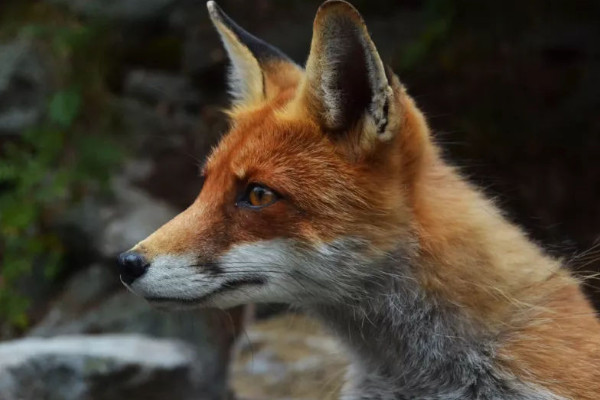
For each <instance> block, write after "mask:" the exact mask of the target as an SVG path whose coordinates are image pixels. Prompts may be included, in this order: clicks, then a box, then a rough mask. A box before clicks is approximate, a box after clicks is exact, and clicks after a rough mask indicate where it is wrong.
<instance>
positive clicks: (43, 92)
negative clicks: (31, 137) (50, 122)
mask: <svg viewBox="0 0 600 400" xmlns="http://www.w3.org/2000/svg"><path fill="white" fill-rule="evenodd" d="M48 88H49V83H48V72H47V70H46V65H45V63H44V61H43V59H42V57H41V55H40V54H39V52H38V51H37V50H36V49H35V47H34V45H33V44H31V43H29V42H27V41H22V40H18V41H15V42H11V43H8V44H5V45H0V135H3V134H4V135H7V134H8V135H14V134H19V133H21V132H23V130H25V129H27V128H29V127H31V126H32V125H34V124H35V123H36V122H37V121H38V120H39V119H40V117H41V116H42V115H43V113H44V110H45V106H46V97H47V94H48Z"/></svg>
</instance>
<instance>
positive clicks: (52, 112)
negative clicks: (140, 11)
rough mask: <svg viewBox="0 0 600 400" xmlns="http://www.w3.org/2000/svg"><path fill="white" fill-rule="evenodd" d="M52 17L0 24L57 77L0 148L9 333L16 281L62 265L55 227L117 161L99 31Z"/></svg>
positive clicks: (21, 318)
mask: <svg viewBox="0 0 600 400" xmlns="http://www.w3.org/2000/svg"><path fill="white" fill-rule="evenodd" d="M25 7H29V8H32V7H38V9H33V10H31V9H27V10H25V11H23V10H21V12H23V14H22V15H24V16H25V18H26V19H27V18H28V16H31V14H32V13H33V15H34V16H35V15H38V14H40V10H39V7H40V6H39V5H38V4H36V3H34V4H33V5H28V6H25ZM44 13H45V14H48V10H43V12H42V14H44ZM52 13H53V14H52V16H51V18H50V19H49V21H48V22H44V21H42V22H39V21H37V19H39V18H28V19H27V20H31V19H33V20H36V22H35V23H34V24H27V23H25V22H23V23H22V25H21V26H20V28H19V29H15V24H16V25H18V23H15V21H14V19H12V20H11V23H10V25H6V26H10V29H12V33H13V34H16V36H17V37H19V39H26V40H31V41H32V42H33V43H35V45H36V46H38V47H40V49H43V51H44V52H45V53H47V55H49V57H48V58H49V59H50V60H52V61H51V62H52V63H54V68H52V69H53V70H54V72H55V75H56V76H55V77H54V79H55V81H56V82H55V84H54V86H55V90H54V92H53V93H51V94H50V96H49V97H48V104H47V110H46V113H45V117H44V118H43V120H42V121H41V122H40V123H39V124H38V125H37V126H35V127H34V128H31V129H29V130H28V131H27V132H24V133H23V135H22V136H21V137H19V138H18V139H17V140H12V141H10V142H6V143H2V147H0V266H1V268H0V327H1V326H2V321H4V324H5V327H6V326H8V328H11V329H13V330H14V329H17V330H22V329H24V328H25V327H26V326H27V325H28V323H29V322H28V317H27V315H28V309H29V307H30V299H29V298H28V297H27V294H26V293H23V292H22V289H21V287H22V282H23V279H24V278H26V277H28V276H31V274H32V273H33V271H34V268H35V269H38V270H39V269H40V268H41V270H42V271H43V272H44V276H45V277H46V278H47V279H52V278H53V277H54V276H56V274H57V272H58V271H59V270H60V268H61V266H62V261H63V256H64V252H65V247H64V244H63V243H62V242H61V239H60V237H59V235H58V234H57V233H56V225H57V222H59V220H60V218H61V216H62V215H64V213H65V211H67V210H68V209H69V208H71V207H73V206H74V205H75V204H76V203H77V201H78V200H80V199H81V198H82V196H83V195H85V194H89V193H90V192H93V191H98V190H106V189H107V188H108V185H107V183H108V178H109V177H110V173H111V172H112V171H114V169H115V168H116V167H117V166H118V165H119V163H120V160H121V159H122V158H123V154H122V151H121V147H120V146H119V144H118V141H117V140H116V138H115V136H114V133H115V132H117V131H118V119H117V118H116V114H115V113H114V112H112V110H111V107H110V102H109V96H108V91H107V89H106V76H107V71H108V70H109V68H108V65H107V62H106V61H105V60H106V59H107V58H108V57H106V48H107V46H106V44H107V43H106V40H104V38H103V32H106V31H105V30H103V29H99V28H93V27H89V26H85V25H81V24H79V23H78V22H77V21H76V20H73V19H69V18H62V17H61V18H56V14H54V10H52ZM11 15H13V16H14V13H13V14H11ZM0 26H2V21H0ZM0 37H6V35H2V34H1V32H0Z"/></svg>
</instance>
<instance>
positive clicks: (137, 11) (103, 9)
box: [48, 0, 177, 24]
mask: <svg viewBox="0 0 600 400" xmlns="http://www.w3.org/2000/svg"><path fill="white" fill-rule="evenodd" d="M48 1H49V2H50V3H53V4H58V5H62V6H66V7H68V8H69V9H70V10H72V11H74V12H75V13H77V14H79V15H82V16H84V17H88V18H95V19H104V20H108V21H111V22H119V23H136V24H140V23H151V22H153V21H156V20H159V19H161V18H163V17H164V16H165V14H166V13H167V12H168V10H169V8H170V7H171V6H173V5H174V4H175V3H177V0H48Z"/></svg>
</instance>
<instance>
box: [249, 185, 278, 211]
mask: <svg viewBox="0 0 600 400" xmlns="http://www.w3.org/2000/svg"><path fill="white" fill-rule="evenodd" d="M278 198H279V197H278V196H277V194H276V193H275V192H274V191H272V190H271V189H269V188H268V187H266V186H263V185H251V186H250V187H249V188H248V190H247V191H246V195H245V196H244V198H243V199H242V201H241V204H242V205H247V206H250V207H254V208H262V207H266V206H269V205H271V204H273V203H275V202H276V201H277V200H278Z"/></svg>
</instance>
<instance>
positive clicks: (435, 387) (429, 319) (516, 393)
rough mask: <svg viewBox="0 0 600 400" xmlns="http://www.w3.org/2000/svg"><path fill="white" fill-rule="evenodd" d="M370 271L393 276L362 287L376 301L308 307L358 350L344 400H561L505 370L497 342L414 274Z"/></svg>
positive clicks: (353, 351)
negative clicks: (423, 286)
mask: <svg viewBox="0 0 600 400" xmlns="http://www.w3.org/2000/svg"><path fill="white" fill-rule="evenodd" d="M388 259H389V260H393V259H394V257H388ZM385 263H389V262H384V264H385ZM370 268H374V269H373V270H372V271H379V272H381V271H388V272H384V273H383V274H378V275H380V276H379V277H373V276H371V277H368V278H367V279H365V280H364V281H363V282H362V285H363V286H362V291H363V292H364V293H369V295H370V298H367V299H361V300H357V297H356V296H353V298H352V299H346V301H339V302H338V301H336V302H335V303H332V304H313V305H311V306H309V307H308V308H309V310H310V311H312V312H313V313H314V314H315V315H316V316H317V317H318V318H319V319H320V320H321V321H322V322H324V323H325V324H326V325H327V326H328V327H329V328H330V329H331V330H332V331H333V332H334V333H335V334H336V336H338V337H339V339H341V340H342V342H343V343H344V344H345V345H346V346H347V347H348V349H349V351H350V354H351V359H352V362H351V366H350V368H349V371H348V374H347V382H346V386H345V388H344V391H343V395H342V399H344V400H357V399H361V400H376V399H377V400H387V399H397V400H404V399H406V400H408V399H423V400H442V399H443V400H458V399H481V400H484V399H485V400H488V399H490V400H491V399H505V400H511V399H522V400H542V399H545V400H548V399H560V397H558V396H556V395H553V394H552V393H549V392H548V391H546V390H545V389H543V388H541V387H537V386H535V385H532V384H528V383H525V382H522V381H520V380H518V379H517V378H516V377H514V376H513V375H511V374H510V373H509V372H508V371H503V370H502V369H500V368H499V367H498V366H497V364H496V363H495V359H494V357H495V348H496V346H495V340H494V338H493V337H489V336H490V335H487V336H488V337H486V334H485V333H481V332H477V330H476V329H475V328H474V327H473V326H471V325H470V324H469V323H467V322H465V321H467V319H466V318H465V316H461V315H460V314H459V310H457V308H456V307H450V306H447V305H443V304H440V303H439V302H436V301H435V300H434V299H432V298H429V297H428V296H427V295H426V294H425V293H424V291H423V290H422V289H421V288H420V287H419V284H418V283H417V281H416V279H414V275H413V274H412V273H411V271H410V268H407V267H398V266H397V265H396V266H394V265H389V266H383V268H382V266H381V265H377V266H372V267H370ZM398 269H401V271H398ZM394 270H395V271H394Z"/></svg>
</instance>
